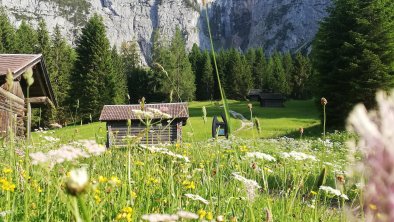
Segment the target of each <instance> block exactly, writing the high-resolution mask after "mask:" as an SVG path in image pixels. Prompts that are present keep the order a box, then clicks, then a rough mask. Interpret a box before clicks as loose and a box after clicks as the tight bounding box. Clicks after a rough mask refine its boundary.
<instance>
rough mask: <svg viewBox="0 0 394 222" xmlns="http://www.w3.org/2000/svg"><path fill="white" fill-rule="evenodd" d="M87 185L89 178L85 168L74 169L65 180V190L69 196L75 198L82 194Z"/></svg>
mask: <svg viewBox="0 0 394 222" xmlns="http://www.w3.org/2000/svg"><path fill="white" fill-rule="evenodd" d="M88 184H89V176H88V171H87V170H86V168H84V167H83V168H80V169H74V170H72V171H71V172H70V176H69V177H68V178H67V180H66V188H67V191H68V193H69V194H71V195H73V196H77V195H79V194H80V193H82V192H84V191H85V189H86V187H87V186H88Z"/></svg>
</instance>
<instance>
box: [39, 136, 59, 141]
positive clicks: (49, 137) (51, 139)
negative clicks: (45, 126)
mask: <svg viewBox="0 0 394 222" xmlns="http://www.w3.org/2000/svg"><path fill="white" fill-rule="evenodd" d="M42 138H44V139H45V140H46V141H48V142H58V141H59V140H60V139H59V138H55V137H52V136H43V137H42Z"/></svg>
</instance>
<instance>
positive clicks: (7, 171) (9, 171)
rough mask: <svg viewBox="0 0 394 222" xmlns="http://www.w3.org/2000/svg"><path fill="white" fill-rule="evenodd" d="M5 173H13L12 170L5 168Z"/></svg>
mask: <svg viewBox="0 0 394 222" xmlns="http://www.w3.org/2000/svg"><path fill="white" fill-rule="evenodd" d="M3 173H5V174H8V173H12V169H11V168H9V167H4V168H3Z"/></svg>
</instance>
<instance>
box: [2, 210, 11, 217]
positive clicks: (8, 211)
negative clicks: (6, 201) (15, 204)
mask: <svg viewBox="0 0 394 222" xmlns="http://www.w3.org/2000/svg"><path fill="white" fill-rule="evenodd" d="M11 213H12V211H11V210H6V211H1V212H0V217H5V216H7V214H11Z"/></svg>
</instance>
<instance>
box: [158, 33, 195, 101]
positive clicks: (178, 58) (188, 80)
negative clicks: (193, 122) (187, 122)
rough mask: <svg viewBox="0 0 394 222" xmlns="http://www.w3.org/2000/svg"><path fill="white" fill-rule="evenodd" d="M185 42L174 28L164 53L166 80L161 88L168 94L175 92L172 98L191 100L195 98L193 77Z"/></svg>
mask: <svg viewBox="0 0 394 222" xmlns="http://www.w3.org/2000/svg"><path fill="white" fill-rule="evenodd" d="M185 47H186V43H185V40H184V39H183V36H182V33H181V31H180V30H179V28H177V29H176V31H175V35H174V37H173V38H172V41H171V45H170V47H169V49H168V53H166V57H165V61H164V62H163V63H164V65H163V67H164V68H165V70H166V71H167V73H168V80H167V81H166V82H165V85H164V87H163V90H165V92H166V93H168V95H170V94H171V91H173V93H175V94H174V95H176V97H174V98H173V99H174V100H179V99H181V100H188V101H190V100H192V99H194V98H195V91H196V85H195V83H194V82H195V77H194V75H193V72H192V67H191V64H190V61H189V59H188V57H187V53H186V48H185Z"/></svg>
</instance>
